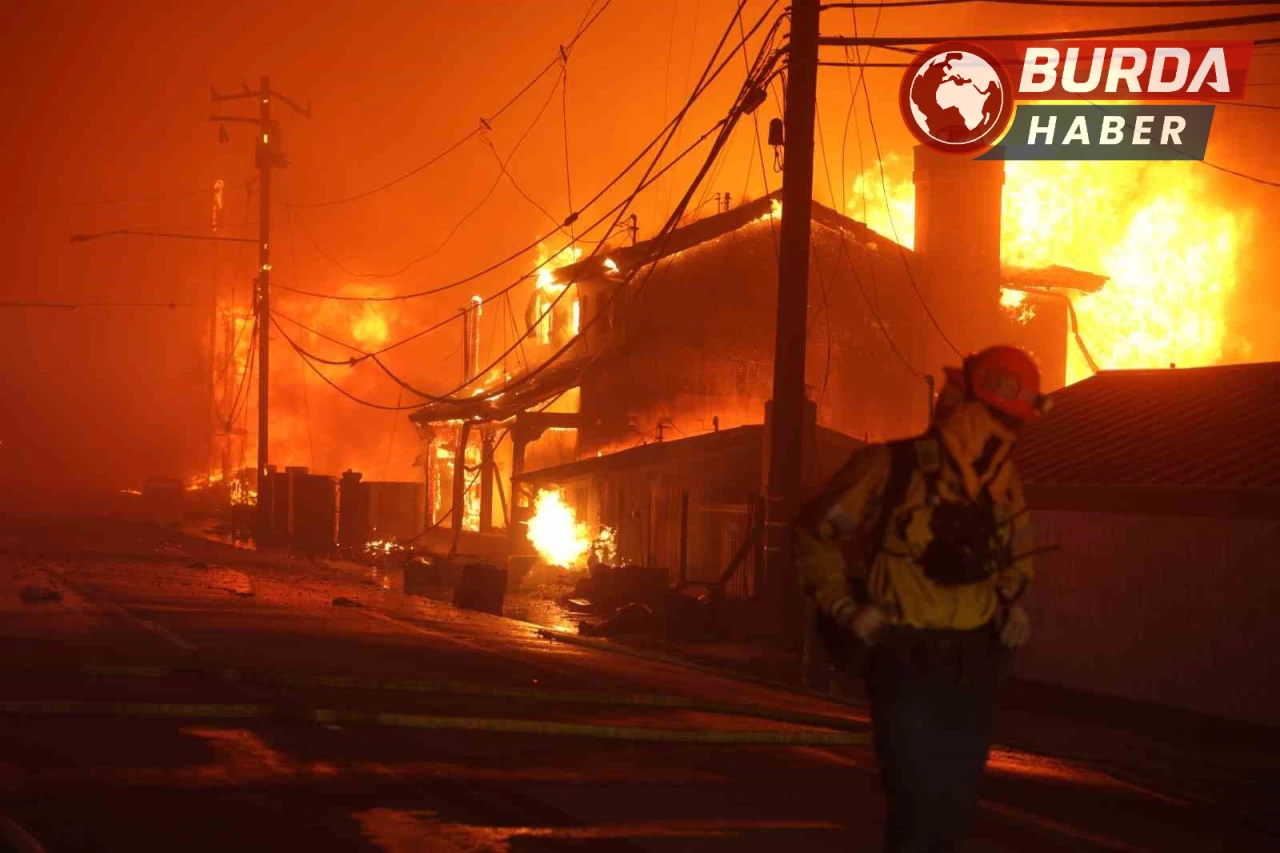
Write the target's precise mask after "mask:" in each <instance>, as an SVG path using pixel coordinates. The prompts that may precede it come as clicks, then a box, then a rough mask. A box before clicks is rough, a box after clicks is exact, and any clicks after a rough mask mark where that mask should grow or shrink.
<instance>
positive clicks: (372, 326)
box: [351, 302, 390, 345]
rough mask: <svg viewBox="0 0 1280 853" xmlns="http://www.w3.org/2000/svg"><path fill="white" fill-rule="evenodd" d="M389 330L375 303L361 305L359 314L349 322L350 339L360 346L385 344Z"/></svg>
mask: <svg viewBox="0 0 1280 853" xmlns="http://www.w3.org/2000/svg"><path fill="white" fill-rule="evenodd" d="M389 335H390V330H389V329H388V327H387V320H386V318H385V317H383V316H382V314H381V313H380V312H379V310H378V306H377V305H376V304H375V303H370V302H365V303H363V305H362V307H361V310H360V314H359V315H358V316H357V317H356V318H355V319H354V320H353V321H352V322H351V337H352V338H354V339H355V340H356V341H357V342H358V343H360V344H365V345H367V344H375V345H376V344H383V343H386V341H387V338H388V336H389Z"/></svg>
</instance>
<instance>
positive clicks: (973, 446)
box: [795, 402, 1034, 630]
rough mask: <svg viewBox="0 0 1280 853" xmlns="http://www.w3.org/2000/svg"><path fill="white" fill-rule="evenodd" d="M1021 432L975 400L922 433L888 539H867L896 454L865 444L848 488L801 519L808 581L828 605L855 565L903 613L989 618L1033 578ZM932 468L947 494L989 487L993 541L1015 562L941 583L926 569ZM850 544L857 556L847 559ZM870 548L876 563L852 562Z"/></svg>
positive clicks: (935, 623)
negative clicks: (816, 517)
mask: <svg viewBox="0 0 1280 853" xmlns="http://www.w3.org/2000/svg"><path fill="white" fill-rule="evenodd" d="M1015 438H1016V435H1015V434H1014V433H1013V432H1012V431H1011V430H1009V429H1008V428H1007V427H1005V426H1004V425H1003V424H1001V423H1000V422H999V421H997V420H996V419H995V418H994V417H992V415H991V413H990V412H989V410H988V409H987V408H986V406H984V405H983V404H981V403H976V402H967V403H964V404H961V405H960V406H958V407H957V408H956V410H955V411H953V412H952V413H951V414H950V415H949V416H948V417H947V418H946V420H945V421H943V422H941V423H939V424H938V425H937V428H936V429H935V430H934V431H933V432H932V433H929V434H927V435H925V436H922V437H921V438H919V439H916V441H915V443H914V450H915V455H916V462H915V465H914V466H913V469H912V470H911V473H910V478H909V479H908V480H907V481H906V484H905V491H904V492H903V496H902V499H901V500H900V501H899V502H898V506H896V507H890V508H889V512H888V514H887V515H885V516H884V520H885V522H886V523H885V524H884V539H883V541H882V544H881V545H880V546H879V547H876V543H871V542H868V541H866V540H867V537H868V536H870V535H871V530H872V528H875V527H876V526H877V525H878V522H879V521H880V519H881V513H882V501H883V498H884V492H885V489H886V486H887V485H888V481H889V477H890V471H891V468H892V454H891V451H890V449H889V448H888V447H887V446H885V445H873V446H871V447H868V448H866V449H864V450H863V451H861V452H859V453H858V454H857V455H856V456H855V457H854V458H853V459H852V460H850V462H849V464H848V465H847V466H846V468H845V470H844V471H842V472H841V474H840V475H839V478H840V482H841V484H842V488H843V490H842V491H841V492H840V493H839V495H838V497H835V500H834V505H832V506H830V510H829V511H826V512H824V513H822V515H821V521H820V522H818V523H814V522H813V519H810V520H809V521H807V522H806V521H802V522H801V523H798V524H797V526H796V528H795V555H796V564H797V570H798V574H799V577H800V581H801V583H803V584H804V585H805V587H806V589H807V590H808V591H809V592H810V593H812V594H813V596H814V598H815V600H816V602H817V604H818V605H819V606H820V607H822V608H823V609H829V608H830V607H831V605H832V604H834V603H835V602H836V601H838V600H840V599H841V598H844V597H846V596H850V595H852V594H853V586H852V584H851V578H852V577H853V576H854V573H865V574H864V576H865V580H866V588H867V592H868V594H869V596H870V598H871V600H872V601H875V602H878V603H880V604H883V605H885V606H886V609H887V610H888V612H889V613H890V614H891V616H890V619H891V621H893V622H895V623H898V624H903V625H909V626H912V627H916V628H953V629H959V630H965V629H970V628H977V627H979V626H981V625H984V624H986V623H987V622H988V621H990V620H991V618H992V617H993V616H994V615H995V613H996V609H997V607H998V604H999V597H1000V596H1001V595H1003V596H1004V597H1006V598H1012V597H1016V596H1018V595H1020V594H1021V593H1022V591H1023V590H1024V589H1025V587H1026V585H1027V584H1028V583H1029V582H1030V579H1031V558H1030V557H1029V556H1023V555H1028V554H1029V553H1030V552H1031V550H1032V549H1033V548H1034V540H1033V533H1032V530H1031V522H1030V519H1029V518H1028V515H1027V512H1026V502H1025V499H1024V497H1023V493H1022V484H1021V483H1020V482H1019V480H1018V476H1017V473H1016V472H1015V471H1014V468H1013V463H1012V462H1011V461H1010V460H1009V459H1008V456H1009V453H1010V452H1011V451H1012V449H1013V442H1014V439H1015ZM975 463H977V464H976V466H975ZM980 472H981V473H980ZM928 477H936V480H935V486H934V489H935V490H936V494H937V496H938V497H939V498H940V499H942V500H944V501H945V500H948V499H950V500H963V499H966V498H967V499H974V498H977V497H978V496H979V495H980V494H981V492H982V490H983V489H984V488H985V489H987V490H988V491H989V494H990V496H991V500H992V503H993V508H994V513H995V521H996V524H997V534H996V539H997V541H996V542H995V543H993V545H994V546H995V547H996V548H997V549H1006V553H1008V554H1011V555H1012V557H1013V559H1012V561H1011V562H1009V563H1007V564H1006V565H1004V566H1003V567H1002V568H1001V569H999V570H998V571H997V572H995V573H994V574H993V575H992V576H991V577H989V578H988V579H986V580H983V581H979V582H977V583H972V584H965V585H963V586H941V585H939V584H937V583H934V582H933V581H932V580H930V579H929V578H928V577H926V576H925V573H924V569H923V568H922V566H921V565H920V559H921V557H922V556H923V555H924V552H925V548H926V547H927V546H928V545H929V542H930V541H931V539H932V533H931V532H930V520H931V516H932V512H933V507H932V505H931V503H930V500H929V497H930V495H929V486H928V480H927V478H928ZM843 484H848V485H847V487H845V486H843ZM833 497H834V496H833ZM828 503H831V501H828ZM859 539H861V542H859ZM851 544H853V545H854V546H855V547H853V548H852V549H851V548H850V547H849V546H850V545H851ZM850 551H853V552H854V553H855V554H857V555H858V556H855V557H851V558H850V559H846V555H848V554H849V553H850ZM862 553H873V554H874V558H873V559H872V563H871V565H870V566H869V567H864V566H862V565H849V563H850V562H857V563H861V562H862V560H861V559H860V557H861V554H862Z"/></svg>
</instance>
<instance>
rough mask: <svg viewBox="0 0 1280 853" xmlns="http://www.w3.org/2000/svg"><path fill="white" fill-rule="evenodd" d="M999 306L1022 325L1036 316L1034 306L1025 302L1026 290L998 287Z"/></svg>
mask: <svg viewBox="0 0 1280 853" xmlns="http://www.w3.org/2000/svg"><path fill="white" fill-rule="evenodd" d="M1000 307H1001V308H1003V309H1004V310H1005V311H1006V312H1007V313H1008V314H1009V316H1011V317H1012V318H1013V319H1014V320H1016V321H1017V322H1019V323H1021V324H1022V325H1024V326H1025V325H1027V323H1029V322H1031V320H1032V319H1033V318H1034V317H1035V316H1036V306H1034V305H1032V304H1031V303H1029V302H1027V292H1026V291H1025V290H1011V289H1009V288H1007V287H1002V288H1000Z"/></svg>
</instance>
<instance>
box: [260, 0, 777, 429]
mask: <svg viewBox="0 0 1280 853" xmlns="http://www.w3.org/2000/svg"><path fill="white" fill-rule="evenodd" d="M778 2H779V0H774V2H773V3H771V4H770V6H769V8H768V9H767V10H766V12H765V13H764V15H762V16H761V18H760V19H759V20H758V21H757V22H756V24H755V25H754V26H753V27H752V29H751V33H750V34H754V33H755V32H756V31H757V30H758V29H759V27H760V26H761V25H762V24H763V23H764V21H765V20H767V18H768V16H769V14H770V13H771V12H772V11H773V9H774V8H776V6H777V5H778ZM743 4H745V0H743ZM731 27H732V22H731V23H730V28H731ZM730 31H731V29H726V31H725V33H724V35H723V36H722V37H721V40H720V42H719V44H718V45H717V47H716V50H715V51H714V52H713V53H712V56H711V58H710V60H709V61H708V64H707V67H706V68H705V69H704V70H703V72H702V76H701V78H700V79H699V83H698V85H697V86H696V87H695V93H694V95H693V96H691V97H690V99H689V100H688V101H687V102H686V103H685V105H684V107H683V108H682V109H681V110H680V112H679V113H678V114H677V116H676V117H675V119H673V121H672V122H670V123H668V128H667V134H666V139H665V140H663V142H662V145H661V146H660V147H659V149H658V151H657V152H656V154H655V155H654V157H653V160H652V161H651V163H650V165H649V166H648V168H647V169H646V170H645V173H644V175H642V176H641V179H640V182H639V183H638V184H637V186H636V188H635V190H633V191H632V193H631V194H630V196H629V197H628V198H627V199H625V200H624V201H623V202H622V203H620V204H619V205H616V206H615V207H614V209H613V211H611V213H616V214H617V215H616V217H615V219H614V223H613V226H611V229H610V230H612V229H614V228H616V227H617V224H618V222H619V221H620V220H621V218H622V215H623V214H624V213H625V210H626V208H627V207H628V206H629V205H630V203H631V202H632V201H634V199H635V197H636V196H637V195H638V194H639V193H640V192H641V191H642V190H643V189H644V187H646V186H647V185H648V184H649V183H651V182H652V181H654V180H657V179H658V178H660V177H661V174H662V172H663V171H666V170H667V169H669V168H671V167H672V166H673V165H675V163H676V162H678V159H679V158H677V160H674V161H672V162H671V163H669V164H667V166H666V167H664V169H663V170H661V171H659V172H658V173H657V174H654V169H655V167H656V166H657V163H658V161H659V160H660V159H661V158H662V155H663V154H664V153H665V151H666V148H667V145H668V144H669V143H670V141H671V139H672V138H673V136H674V130H675V128H676V127H678V126H679V123H680V122H681V121H683V119H684V117H685V115H687V113H688V111H689V109H690V108H691V107H692V106H693V103H694V102H695V101H696V99H697V96H698V95H700V94H701V92H702V91H704V90H705V88H706V86H707V85H709V84H710V82H711V79H713V75H712V68H713V66H714V65H715V61H716V59H717V57H718V56H719V54H720V52H721V50H723V48H724V42H725V41H726V40H727V38H728V35H729V32H730ZM750 34H748V35H750ZM735 50H736V48H735ZM732 57H733V51H731V52H730V54H729V59H732ZM724 65H725V63H722V64H721V65H720V66H719V68H718V69H717V70H716V73H718V72H719V71H720V70H723V68H724ZM749 83H750V81H748V84H749ZM745 91H746V88H745V87H744V92H745ZM744 92H740V93H739V95H738V97H737V99H736V100H735V104H734V107H733V109H732V110H731V111H730V114H729V116H728V117H727V118H725V119H721V120H720V121H719V122H717V123H716V125H714V126H713V127H712V129H711V130H710V131H708V133H707V134H704V135H703V136H702V137H700V139H699V140H698V141H695V143H694V145H692V146H690V147H689V148H688V149H686V153H687V151H690V150H692V149H693V148H694V147H696V145H697V144H699V142H700V141H701V140H702V139H705V138H706V136H708V135H710V133H711V132H714V131H716V130H717V129H718V130H719V131H720V135H719V137H718V138H717V140H716V143H715V144H714V145H713V147H712V151H711V152H710V154H709V155H708V160H707V162H706V163H704V166H703V168H702V170H701V171H700V172H699V174H698V176H697V178H696V179H695V182H694V184H693V185H692V186H691V187H690V189H689V191H688V192H686V194H685V196H684V198H683V199H682V200H681V203H680V205H679V206H678V207H677V209H676V211H674V212H673V213H672V215H671V217H670V218H669V219H668V220H667V223H666V224H665V225H664V227H663V229H662V231H661V232H660V236H662V237H669V235H670V233H671V232H672V231H674V230H675V227H676V225H677V224H678V221H679V216H680V214H681V213H682V212H683V209H684V208H685V207H686V206H687V205H688V203H689V199H690V197H691V195H692V193H693V191H694V190H695V189H696V187H697V184H698V183H699V182H700V181H701V180H702V178H703V177H705V175H706V171H707V169H708V168H709V165H710V164H711V163H713V162H714V160H715V157H716V156H717V155H718V154H719V151H720V149H721V148H722V147H723V143H724V140H725V138H726V133H727V131H729V130H731V128H732V125H733V123H734V122H733V119H736V118H737V117H738V115H740V112H741V103H742V101H743V96H744ZM656 141H657V140H655V142H656ZM653 144H654V143H651V144H650V145H649V146H646V149H645V151H646V152H647V151H648V150H650V149H651V148H652V147H653ZM641 156H643V152H642V154H641ZM682 156H683V155H682ZM628 171H629V169H628ZM616 180H617V179H615V181H614V182H616ZM601 221H603V220H601ZM598 224H599V222H598V223H597V225H598ZM592 227H593V228H594V227H595V226H592ZM589 230H590V229H589ZM662 245H663V246H665V240H664V242H663V244H662ZM599 250H600V246H597V247H596V248H595V249H593V251H592V253H591V256H589V257H594V256H595V255H596V254H597V253H598V252H599ZM656 260H657V258H656V257H655V259H654V261H653V263H656ZM653 263H651V264H649V271H652V268H653ZM540 266H541V265H540ZM641 266H644V263H642V264H640V265H637V267H635V268H633V269H632V270H631V271H630V272H629V273H628V276H627V278H626V280H625V281H623V282H622V283H620V284H619V285H618V287H617V288H615V290H614V294H613V297H612V298H611V299H610V304H612V302H613V301H615V300H616V298H617V295H618V293H620V292H621V291H622V290H623V289H624V288H626V287H628V286H629V284H630V282H631V281H632V280H633V279H634V277H635V275H636V274H637V273H638V272H639V270H640V267H641ZM581 272H582V267H579V269H578V273H577V275H581ZM646 279H647V275H646ZM517 283H518V282H517ZM576 284H577V277H576V276H575V278H574V280H573V281H571V282H568V283H567V284H565V285H564V287H563V289H562V290H561V291H560V293H558V294H557V295H556V297H555V299H553V300H552V301H551V303H550V304H549V305H548V306H547V307H546V310H545V311H544V312H543V314H542V315H541V316H540V317H538V318H537V319H536V320H535V321H534V323H533V324H531V328H533V327H536V325H537V324H538V323H540V322H542V320H543V319H544V318H545V317H547V316H549V315H550V314H551V313H552V312H553V311H554V309H555V307H556V305H557V304H558V303H559V302H560V301H561V300H562V299H563V298H564V297H565V296H566V294H568V292H569V290H570V289H571V288H572V287H573V286H574V285H576ZM513 286H514V285H512V287H513ZM641 287H643V282H642V284H641ZM509 289H510V287H508V288H506V289H505V290H509ZM505 290H504V291H502V292H505ZM495 295H497V294H495ZM490 298H493V297H490ZM605 313H606V312H604V311H600V312H598V313H597V314H596V315H595V316H594V317H592V319H591V320H589V321H588V322H587V323H586V324H585V326H583V327H582V328H581V329H580V330H579V334H578V335H577V336H575V337H574V338H573V339H571V340H570V341H569V342H568V343H566V344H565V345H564V346H563V347H561V348H560V349H559V350H558V351H557V352H555V353H553V354H552V355H551V356H550V357H548V358H547V359H546V360H545V361H543V363H542V364H540V365H538V366H537V367H535V368H533V369H531V370H528V371H527V372H526V373H525V374H524V375H523V376H521V377H519V378H518V379H517V380H515V381H513V382H509V383H507V384H505V385H503V386H502V387H500V388H495V389H491V392H490V395H489V396H493V395H496V394H498V393H506V392H507V391H509V390H511V389H514V388H517V387H519V386H520V385H522V384H525V383H527V382H529V381H532V379H533V378H534V377H536V376H537V375H538V374H540V373H542V372H543V371H545V370H546V369H548V368H549V367H550V366H551V365H552V364H554V363H555V362H556V361H558V360H559V359H560V358H561V357H563V356H564V355H565V354H566V353H567V352H568V351H569V349H571V348H572V346H573V345H574V344H575V343H576V342H577V341H578V340H579V339H581V338H582V336H583V335H584V334H585V333H586V332H587V331H588V330H589V329H590V328H591V327H592V326H593V325H594V324H595V323H596V322H597V321H599V320H600V318H601V317H602V316H604V315H605ZM273 322H274V321H273ZM276 325H277V328H279V324H278V323H276ZM438 325H441V324H437V326H438ZM425 331H427V330H423V332H420V333H418V334H419V335H420V334H423V333H425ZM281 334H285V333H284V332H283V330H282V331H281ZM285 339H286V340H287V341H289V343H290V345H291V346H293V347H294V349H295V351H298V352H299V354H300V355H302V356H303V357H304V358H305V357H306V353H305V352H304V351H302V349H301V347H299V346H298V345H297V344H296V343H295V342H293V341H292V339H291V338H289V337H288V335H287V334H285ZM407 340H409V339H406V340H403V341H400V342H397V343H396V344H392V345H390V346H388V347H384V348H383V350H381V351H379V353H371V354H370V358H371V359H372V360H373V361H374V362H375V363H376V364H378V366H379V367H380V368H381V369H382V370H383V372H385V373H387V375H388V376H389V377H391V378H392V379H393V380H394V381H395V382H397V384H399V385H400V386H401V387H402V388H404V389H406V390H409V391H411V392H413V393H414V394H417V395H418V396H420V397H422V398H423V399H426V400H431V401H436V402H445V401H452V400H455V399H457V398H455V397H454V396H453V395H455V394H457V393H458V392H460V391H462V390H464V389H465V388H467V387H468V386H470V385H471V384H473V383H474V382H475V381H476V380H478V379H481V378H482V377H483V376H484V375H486V374H487V373H488V372H489V371H490V370H492V369H493V368H494V367H495V366H496V365H498V364H501V363H502V362H503V360H505V359H506V358H507V357H508V356H509V355H510V354H511V353H512V352H514V351H515V350H516V349H517V348H518V347H520V346H522V345H523V337H521V338H519V339H518V340H517V342H516V343H515V344H512V345H511V346H510V347H509V348H508V349H507V350H506V351H504V352H503V353H502V354H501V355H499V356H498V357H497V358H496V359H494V360H493V362H492V363H490V364H489V365H487V366H486V367H484V368H482V369H481V370H479V371H477V372H476V374H475V375H474V376H473V377H471V378H470V379H468V380H466V381H465V382H463V383H462V384H461V385H459V386H458V387H456V388H454V389H452V390H450V391H448V392H446V393H445V394H441V395H437V394H430V393H428V392H425V391H422V390H420V389H417V388H414V387H413V386H412V385H410V384H409V383H407V382H405V381H404V380H403V379H401V378H400V377H398V376H396V375H395V374H394V373H393V372H392V371H391V370H389V369H388V368H387V367H386V365H384V364H382V363H381V361H380V360H379V359H378V358H377V357H376V356H377V355H378V354H380V353H381V352H385V351H386V350H387V349H390V348H391V347H394V346H399V345H401V344H403V343H406V342H407ZM598 357H599V356H598V355H597V356H596V357H594V358H593V359H592V362H594V360H595V358H598ZM308 364H309V365H310V366H311V368H312V370H313V371H315V372H316V373H317V374H318V375H320V376H321V377H322V378H323V379H324V381H325V382H327V383H328V384H330V385H331V386H332V387H334V388H335V389H337V390H339V391H340V392H341V393H342V394H343V395H344V396H347V397H348V398H350V399H352V400H353V401H356V402H363V403H365V404H367V405H369V406H371V407H373V408H380V409H388V410H394V409H395V407H392V406H387V405H385V404H381V403H373V402H370V401H362V400H360V398H358V397H356V396H355V395H353V394H351V393H350V392H348V391H346V389H344V388H341V387H340V386H338V385H337V384H336V383H334V382H333V381H332V380H330V379H329V377H328V376H326V375H325V374H324V373H323V371H321V370H319V368H318V367H316V365H315V364H312V363H311V361H310V360H309V359H308ZM403 408H419V406H417V405H414V406H411V407H401V409H403Z"/></svg>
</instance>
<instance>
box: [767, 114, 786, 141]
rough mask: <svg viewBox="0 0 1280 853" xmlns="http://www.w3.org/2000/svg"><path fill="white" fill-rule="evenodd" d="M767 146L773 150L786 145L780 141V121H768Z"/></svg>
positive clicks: (775, 119)
mask: <svg viewBox="0 0 1280 853" xmlns="http://www.w3.org/2000/svg"><path fill="white" fill-rule="evenodd" d="M769 144H770V145H772V146H774V147H775V148H776V147H777V146H779V145H784V144H786V143H784V142H783V140H782V119H780V118H773V119H769Z"/></svg>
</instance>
